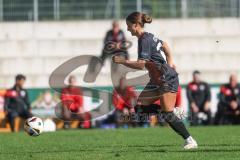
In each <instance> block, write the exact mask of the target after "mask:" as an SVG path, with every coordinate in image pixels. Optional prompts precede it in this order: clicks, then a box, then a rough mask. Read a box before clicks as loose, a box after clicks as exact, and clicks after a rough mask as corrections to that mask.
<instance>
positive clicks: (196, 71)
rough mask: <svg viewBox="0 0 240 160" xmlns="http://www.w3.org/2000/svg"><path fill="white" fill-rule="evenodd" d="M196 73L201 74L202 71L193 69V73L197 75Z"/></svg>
mask: <svg viewBox="0 0 240 160" xmlns="http://www.w3.org/2000/svg"><path fill="white" fill-rule="evenodd" d="M195 74H201V72H200V71H198V70H195V71H193V75H195Z"/></svg>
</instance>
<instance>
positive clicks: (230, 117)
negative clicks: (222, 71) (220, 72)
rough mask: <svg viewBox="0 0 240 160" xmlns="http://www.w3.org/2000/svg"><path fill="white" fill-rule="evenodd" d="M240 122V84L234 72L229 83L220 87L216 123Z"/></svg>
mask: <svg viewBox="0 0 240 160" xmlns="http://www.w3.org/2000/svg"><path fill="white" fill-rule="evenodd" d="M239 123H240V86H239V85H238V82H237V76H236V75H235V74H232V75H231V76H230V78H229V83H227V84H224V85H222V86H221V87H220V94H219V103H218V110H217V113H216V116H215V124H239Z"/></svg>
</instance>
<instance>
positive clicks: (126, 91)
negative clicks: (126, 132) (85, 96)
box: [97, 78, 136, 128]
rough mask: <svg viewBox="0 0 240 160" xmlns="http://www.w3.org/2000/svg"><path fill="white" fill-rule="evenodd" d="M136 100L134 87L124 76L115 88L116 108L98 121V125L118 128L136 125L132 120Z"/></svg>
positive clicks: (113, 100) (113, 97) (113, 101)
mask: <svg viewBox="0 0 240 160" xmlns="http://www.w3.org/2000/svg"><path fill="white" fill-rule="evenodd" d="M135 102H136V93H135V91H134V87H132V86H128V85H126V81H125V79H124V78H120V80H119V83H118V86H117V87H116V88H114V89H113V93H112V105H113V106H114V110H113V111H112V112H111V113H110V114H108V115H107V116H106V117H103V118H102V119H99V120H98V121H97V127H101V128H116V127H123V128H128V127H129V126H135V123H134V122H133V121H131V117H130V116H131V112H132V109H133V107H134V104H135Z"/></svg>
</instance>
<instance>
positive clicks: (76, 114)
mask: <svg viewBox="0 0 240 160" xmlns="http://www.w3.org/2000/svg"><path fill="white" fill-rule="evenodd" d="M68 82H69V86H68V87H66V88H64V89H63V90H62V94H61V102H62V106H63V108H62V114H63V118H64V119H65V120H68V121H69V120H79V121H81V122H83V123H82V127H83V128H90V127H91V122H90V119H91V115H90V113H88V112H85V111H84V108H83V96H82V91H81V90H80V88H78V87H76V77H75V76H70V77H69V79H68ZM66 126H68V122H65V127H66Z"/></svg>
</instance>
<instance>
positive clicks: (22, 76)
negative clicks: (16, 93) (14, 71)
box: [15, 74, 26, 81]
mask: <svg viewBox="0 0 240 160" xmlns="http://www.w3.org/2000/svg"><path fill="white" fill-rule="evenodd" d="M22 79H23V80H26V77H25V76H24V75H23V74H18V75H16V77H15V80H16V81H20V80H22Z"/></svg>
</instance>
